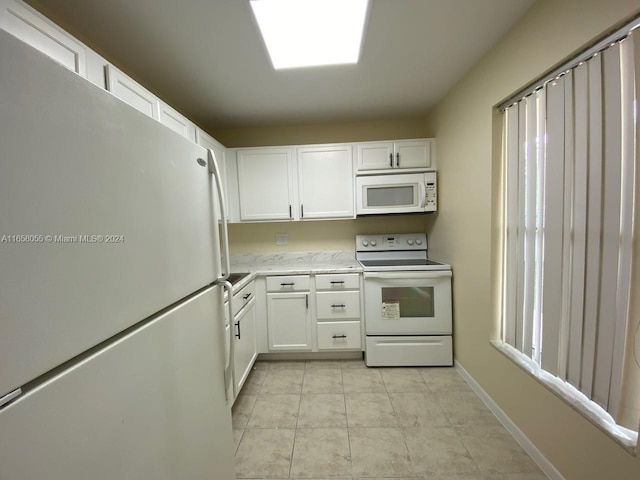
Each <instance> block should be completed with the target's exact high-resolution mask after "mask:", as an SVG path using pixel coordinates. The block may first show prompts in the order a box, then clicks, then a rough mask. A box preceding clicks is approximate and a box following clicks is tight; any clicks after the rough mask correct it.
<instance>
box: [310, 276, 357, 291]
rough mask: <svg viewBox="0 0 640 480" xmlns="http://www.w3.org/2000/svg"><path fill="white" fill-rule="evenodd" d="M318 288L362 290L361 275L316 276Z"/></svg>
mask: <svg viewBox="0 0 640 480" xmlns="http://www.w3.org/2000/svg"><path fill="white" fill-rule="evenodd" d="M316 288H317V289H318V290H345V289H358V288H360V274H358V273H346V274H329V275H316Z"/></svg>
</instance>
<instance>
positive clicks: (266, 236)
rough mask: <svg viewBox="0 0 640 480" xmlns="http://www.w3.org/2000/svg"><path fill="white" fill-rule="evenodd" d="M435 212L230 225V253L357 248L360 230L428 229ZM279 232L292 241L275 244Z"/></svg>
mask: <svg viewBox="0 0 640 480" xmlns="http://www.w3.org/2000/svg"><path fill="white" fill-rule="evenodd" d="M434 218H435V215H432V214H429V215H397V216H395V215H394V216H388V217H368V218H358V219H356V220H332V221H312V222H306V221H305V222H276V223H261V224H237V225H230V226H229V241H230V243H231V247H230V249H231V253H232V254H235V253H256V252H284V251H290V252H307V251H314V250H324V251H331V250H354V249H355V237H356V235H357V234H376V233H414V232H426V231H428V228H429V227H430V226H431V225H432V224H433V221H434ZM276 233H286V234H288V236H289V244H288V245H286V246H276Z"/></svg>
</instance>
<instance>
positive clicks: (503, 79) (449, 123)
mask: <svg viewBox="0 0 640 480" xmlns="http://www.w3.org/2000/svg"><path fill="white" fill-rule="evenodd" d="M639 8H640V3H639V2H638V1H637V0H608V1H602V0H563V1H560V0H539V1H538V2H537V3H535V4H534V5H533V7H532V8H531V10H530V11H529V12H528V13H527V14H525V16H524V17H523V18H522V19H521V20H520V21H519V22H518V23H517V24H516V25H515V26H514V29H513V30H512V31H511V32H510V33H509V34H507V35H506V36H505V37H504V38H503V39H502V40H501V41H500V42H499V43H498V44H497V45H496V46H495V47H494V48H493V49H492V50H491V51H490V52H489V53H488V54H487V55H486V56H485V57H484V58H483V59H482V60H481V61H480V62H478V64H476V66H475V67H474V68H473V69H472V70H471V71H470V72H469V73H468V74H467V75H466V76H465V77H464V78H463V79H462V80H461V81H460V82H459V83H458V84H457V85H456V86H455V87H454V88H453V89H452V90H451V91H450V92H449V93H448V94H447V95H446V97H445V98H444V99H443V100H442V101H441V102H440V103H439V104H438V106H437V107H436V109H434V110H433V111H432V112H431V114H430V115H429V116H428V118H427V120H426V128H427V129H428V130H429V131H430V132H432V133H435V136H436V138H437V139H438V165H439V182H440V183H439V187H440V211H439V215H438V218H437V220H436V222H435V223H434V225H433V227H432V229H431V238H430V247H431V253H432V254H433V255H434V256H441V257H442V258H446V259H447V260H448V261H450V262H451V264H452V266H453V272H454V324H455V327H454V328H455V337H454V338H455V354H456V358H457V360H458V361H459V362H460V363H461V364H462V365H463V366H464V367H465V368H466V369H467V371H468V372H469V373H470V374H471V375H472V376H473V377H474V378H475V379H476V380H477V381H478V382H479V383H480V385H481V386H482V387H483V388H484V389H485V390H486V391H487V392H488V393H489V395H490V396H491V397H492V398H493V399H494V400H495V401H496V402H497V403H498V404H499V406H500V407H501V408H502V409H503V410H504V411H505V412H506V413H507V414H508V415H509V417H510V418H511V419H512V420H513V421H514V422H515V423H516V424H517V425H518V426H519V427H520V429H522V430H523V431H524V433H525V434H526V435H527V436H528V437H529V438H530V439H531V440H532V441H533V442H534V443H535V445H536V446H537V447H538V448H539V449H540V450H541V451H542V453H543V454H544V455H545V456H546V457H547V458H548V459H549V460H550V461H551V462H552V463H553V464H554V465H555V466H556V468H558V470H559V471H560V472H561V473H562V474H563V475H564V476H565V478H567V479H568V480H572V479H576V480H578V479H580V480H588V479H593V480H603V479H612V480H613V479H615V480H624V479H635V480H637V479H639V478H640V460H639V459H638V458H637V457H635V456H633V455H631V454H629V453H628V452H626V451H625V450H624V449H623V448H622V447H619V446H618V445H617V444H616V443H615V442H613V441H612V440H611V439H610V438H609V437H607V436H606V435H604V434H603V433H601V432H600V431H599V430H598V429H596V428H595V427H594V426H592V425H591V424H590V423H589V422H588V421H586V420H585V419H584V418H583V417H582V416H581V415H579V414H578V413H576V412H575V411H574V410H572V409H571V408H570V407H568V406H567V405H566V404H565V403H564V402H563V401H561V400H559V399H558V398H557V397H555V396H554V395H553V394H551V393H550V392H549V391H548V390H546V389H545V388H544V387H542V386H541V385H540V384H538V383H537V382H536V381H535V380H533V379H532V378H531V377H529V376H528V375H527V374H526V373H524V372H523V371H522V370H521V369H519V368H518V367H516V366H515V365H514V364H513V363H512V362H511V361H510V360H508V359H507V358H505V357H504V356H503V355H502V354H500V353H499V352H498V351H496V350H495V349H494V348H493V347H491V346H490V345H489V342H488V341H489V338H490V337H491V336H492V335H495V334H496V331H497V330H496V324H497V321H496V315H495V313H494V310H495V306H496V305H495V304H496V302H493V304H492V302H491V298H492V297H491V296H492V294H493V295H495V293H496V291H495V289H494V290H493V291H492V289H491V285H492V275H491V274H490V270H491V268H492V265H495V264H496V262H495V260H496V254H497V242H496V240H497V239H498V236H497V231H498V227H499V225H498V223H497V222H498V220H499V211H498V208H497V206H498V195H497V194H498V193H499V190H498V189H499V184H500V182H499V173H500V172H499V166H500V162H499V148H500V141H499V138H500V123H499V121H498V122H496V115H495V114H494V113H493V111H492V107H493V106H494V105H496V104H497V103H499V102H500V101H501V100H504V99H505V98H506V97H508V96H509V95H510V94H512V93H514V92H515V91H516V90H518V89H519V88H520V87H522V86H523V85H525V84H527V83H529V82H530V81H532V80H534V79H535V78H536V77H538V76H539V75H540V74H541V73H543V72H544V71H546V70H548V69H550V68H551V67H552V66H554V64H556V63H558V62H560V61H561V60H563V59H564V58H566V57H567V56H569V55H570V54H571V53H573V52H575V51H577V50H579V49H581V48H582V47H583V46H584V45H586V44H588V43H590V42H591V40H593V39H594V38H595V37H598V36H599V35H600V34H601V33H603V32H604V31H606V30H608V29H609V27H611V26H612V25H614V24H616V23H618V22H620V21H621V20H623V19H625V18H627V17H629V16H631V15H632V14H634V12H636V11H637V10H638V9H639ZM496 154H497V155H496ZM492 166H493V169H492ZM492 182H493V185H492ZM492 225H493V226H492ZM492 238H493V240H494V242H493V243H492ZM492 254H493V261H492ZM495 272H496V269H495V268H494V275H493V278H494V279H495V278H496V275H495Z"/></svg>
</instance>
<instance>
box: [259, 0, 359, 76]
mask: <svg viewBox="0 0 640 480" xmlns="http://www.w3.org/2000/svg"><path fill="white" fill-rule="evenodd" d="M250 3H251V8H252V9H253V14H254V15H255V17H256V20H257V21H258V26H259V27H260V31H261V32H262V38H263V39H264V43H265V44H266V46H267V50H268V51H269V55H270V56H271V62H272V63H273V67H274V68H276V69H281V68H296V67H310V66H316V65H338V64H345V63H358V59H359V57H360V47H361V45H362V36H363V33H364V25H365V17H366V14H367V7H368V3H369V0H251V2H250Z"/></svg>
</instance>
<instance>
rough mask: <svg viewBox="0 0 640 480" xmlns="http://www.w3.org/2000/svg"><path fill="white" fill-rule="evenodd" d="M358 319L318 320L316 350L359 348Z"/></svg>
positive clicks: (360, 343) (359, 331)
mask: <svg viewBox="0 0 640 480" xmlns="http://www.w3.org/2000/svg"><path fill="white" fill-rule="evenodd" d="M361 349H362V342H361V329H360V322H359V321H350V322H321V323H320V322H318V350H361Z"/></svg>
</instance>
